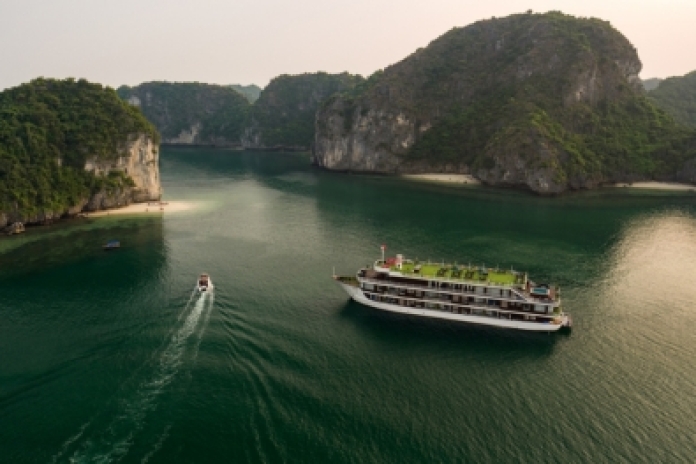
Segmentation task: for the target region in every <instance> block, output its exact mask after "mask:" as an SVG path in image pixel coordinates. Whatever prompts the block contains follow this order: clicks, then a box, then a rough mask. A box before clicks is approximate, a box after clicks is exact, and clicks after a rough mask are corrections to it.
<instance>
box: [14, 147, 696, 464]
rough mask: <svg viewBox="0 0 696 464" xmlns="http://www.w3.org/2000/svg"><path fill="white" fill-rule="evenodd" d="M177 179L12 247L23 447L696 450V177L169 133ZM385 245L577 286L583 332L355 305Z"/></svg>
mask: <svg viewBox="0 0 696 464" xmlns="http://www.w3.org/2000/svg"><path fill="white" fill-rule="evenodd" d="M162 179H163V182H164V188H165V192H166V197H167V198H169V199H177V200H189V201H193V202H196V204H197V205H198V208H197V209H196V210H194V211H191V212H184V213H178V214H171V215H167V216H165V217H164V218H154V217H149V218H146V217H140V218H126V219H124V218H114V217H109V218H101V219H93V220H90V221H89V222H87V221H85V222H71V223H66V224H61V225H58V226H56V227H52V228H40V229H32V230H30V231H29V232H28V233H27V234H25V236H23V237H21V238H20V239H19V240H15V239H13V240H7V239H2V240H0V450H1V456H0V461H2V462H12V463H21V462H31V463H33V462H60V463H62V462H126V463H142V462H150V463H173V462H185V463H190V462H252V463H255V462H337V463H341V462H345V463H354V462H394V463H396V462H398V463H405V462H414V463H415V462H476V463H485V462H491V463H498V462H530V463H539V462H592V463H597V462H608V463H614V462H628V463H635V462H651V463H652V462H694V461H696V448H695V445H694V442H695V438H696V426H695V425H694V423H695V422H694V417H696V400H695V399H694V398H695V396H694V391H695V388H694V387H695V386H696V385H695V383H696V367H695V366H696V364H695V363H694V362H693V359H694V356H695V355H696V335H695V334H696V331H695V330H694V327H696V305H695V302H696V285H694V275H696V196H694V195H689V194H686V195H683V194H682V195H675V194H665V193H656V192H652V193H636V192H633V191H630V190H626V189H617V190H612V191H605V192H593V193H587V194H581V195H572V196H568V197H563V198H556V199H546V198H538V197H534V196H530V195H526V194H520V193H519V192H511V191H505V190H502V191H501V190H489V189H484V188H465V187H460V188H452V187H444V186H440V185H433V184H424V183H414V182H405V181H401V180H398V179H391V178H382V177H365V176H352V175H342V174H335V173H329V172H323V171H318V170H314V169H312V168H310V167H309V166H308V165H307V159H306V157H305V156H298V155H287V154H279V153H273V154H261V153H240V152H229V151H222V150H220V151H214V150H202V149H195V150H194V149H191V150H181V149H180V150H174V149H164V150H163V153H162ZM110 238H118V239H120V240H121V242H122V244H123V248H122V249H120V250H118V251H115V252H110V253H104V252H102V251H101V249H100V245H101V244H102V243H103V242H104V241H106V240H107V239H110ZM381 243H386V244H387V246H388V251H390V252H394V253H395V252H403V253H404V254H406V255H407V256H410V257H418V258H421V259H428V258H430V259H433V260H440V259H451V260H459V261H460V262H468V261H471V262H472V263H481V264H484V263H485V264H486V265H489V266H495V265H500V266H514V267H515V268H516V269H525V270H528V271H529V272H530V274H531V275H532V277H533V278H536V279H537V280H542V281H551V282H555V283H558V284H560V285H561V286H562V288H563V295H564V306H565V307H566V309H567V310H568V311H569V312H571V314H572V315H573V318H574V331H573V333H572V334H571V335H569V336H562V335H561V336H549V335H538V334H526V333H517V332H507V331H500V330H493V329H482V328H472V327H466V326H453V325H449V324H446V323H439V322H434V321H422V320H419V319H409V318H401V317H398V316H394V315H389V314H382V313H378V312H375V311H373V310H370V309H368V308H364V307H361V306H359V305H357V304H355V303H352V302H350V301H348V300H347V297H346V295H345V294H343V293H342V291H341V290H340V289H339V288H338V287H337V286H335V284H333V282H332V281H331V279H330V275H331V271H332V267H334V266H335V267H336V269H337V271H342V272H353V271H354V270H355V269H357V268H358V267H359V266H361V265H364V264H366V263H368V262H370V261H371V260H373V259H375V258H376V257H377V256H378V255H379V245H380V244H381ZM202 271H207V272H209V273H210V274H211V276H212V278H213V281H214V283H215V285H216V290H215V292H214V295H209V296H208V297H207V298H204V299H199V298H197V297H195V296H194V297H192V294H191V290H192V287H193V284H194V281H195V278H196V276H197V275H198V274H199V273H200V272H202Z"/></svg>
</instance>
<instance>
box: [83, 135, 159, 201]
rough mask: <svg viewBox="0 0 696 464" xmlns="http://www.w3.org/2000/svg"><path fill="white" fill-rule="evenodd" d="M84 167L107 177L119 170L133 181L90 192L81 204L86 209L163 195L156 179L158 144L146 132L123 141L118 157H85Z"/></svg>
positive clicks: (157, 171)
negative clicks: (112, 187) (127, 184)
mask: <svg viewBox="0 0 696 464" xmlns="http://www.w3.org/2000/svg"><path fill="white" fill-rule="evenodd" d="M85 170H86V171H89V172H92V173H94V174H95V175H97V176H108V175H109V174H110V173H112V172H120V173H123V174H125V175H126V176H128V177H129V178H130V179H131V180H132V181H133V185H132V186H123V187H118V188H114V189H111V190H107V189H103V190H100V191H98V192H97V193H95V194H93V195H92V196H91V197H90V198H89V199H88V201H87V202H86V205H85V207H84V210H86V211H95V210H100V209H109V208H114V207H118V206H124V205H128V204H130V203H139V202H144V201H155V200H159V199H160V198H161V197H162V186H161V184H160V179H159V147H158V146H157V144H156V143H155V142H154V141H153V140H152V139H151V138H150V137H149V136H147V135H144V134H140V135H137V136H134V137H132V139H131V140H129V141H128V142H127V143H126V146H125V147H124V149H123V151H122V152H121V156H118V157H116V158H113V159H100V158H98V157H91V158H88V160H87V163H86V164H85Z"/></svg>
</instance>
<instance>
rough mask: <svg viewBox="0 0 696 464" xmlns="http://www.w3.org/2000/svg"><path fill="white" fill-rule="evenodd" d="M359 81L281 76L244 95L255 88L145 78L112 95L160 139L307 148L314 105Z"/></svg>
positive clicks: (180, 142) (312, 75)
mask: <svg viewBox="0 0 696 464" xmlns="http://www.w3.org/2000/svg"><path fill="white" fill-rule="evenodd" d="M361 80H362V78H361V77H360V76H354V75H351V74H348V73H342V74H327V73H322V72H320V73H306V74H300V75H297V76H290V75H282V76H278V77H276V78H274V79H273V80H272V81H271V82H270V84H269V85H268V86H267V87H266V88H265V89H263V90H261V92H260V95H258V98H257V99H254V98H253V92H252V93H249V92H251V91H253V90H254V89H253V88H254V87H256V86H247V87H244V88H242V87H241V86H221V85H211V84H201V83H197V82H181V83H179V82H175V83H171V82H148V83H144V84H140V85H138V86H136V87H127V86H122V87H119V89H118V94H119V95H120V96H121V98H123V99H124V100H126V101H128V102H129V103H130V104H132V105H134V106H137V107H139V108H141V109H142V111H143V113H144V114H145V116H146V117H147V118H148V119H149V120H150V121H151V122H152V123H153V124H154V125H155V126H156V127H157V129H158V130H159V131H160V133H161V134H162V141H163V142H164V143H168V144H176V145H190V144H194V145H196V144H197V145H212V146H223V147H225V146H226V147H239V148H252V149H280V148H286V149H299V150H309V147H310V145H311V144H312V142H313V140H314V117H315V114H316V111H317V108H318V107H319V104H320V103H321V102H323V101H324V100H325V99H326V98H327V97H329V96H330V95H332V94H333V93H335V92H342V91H345V90H348V89H351V88H353V87H354V86H355V84H356V83H358V82H360V81H361ZM256 88H258V87H256ZM242 91H244V92H245V93H246V94H248V95H247V97H245V96H242V94H241V93H240V92H242ZM250 101H253V104H251V103H250Z"/></svg>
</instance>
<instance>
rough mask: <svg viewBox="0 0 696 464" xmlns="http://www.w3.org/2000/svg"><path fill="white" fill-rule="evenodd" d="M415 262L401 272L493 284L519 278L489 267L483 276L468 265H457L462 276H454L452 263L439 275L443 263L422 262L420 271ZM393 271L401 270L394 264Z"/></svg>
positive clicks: (515, 274) (514, 274)
mask: <svg viewBox="0 0 696 464" xmlns="http://www.w3.org/2000/svg"><path fill="white" fill-rule="evenodd" d="M414 267H415V265H414V264H411V263H408V264H404V265H403V266H402V269H401V271H400V272H401V273H402V274H403V275H405V276H418V275H421V276H423V277H428V278H434V279H448V280H461V281H463V282H471V281H474V282H490V283H493V284H501V285H512V284H514V283H515V280H516V278H517V275H518V274H517V273H513V272H512V271H507V270H505V271H503V270H498V271H497V272H496V271H495V270H493V269H488V275H487V276H483V278H482V275H483V273H482V271H481V270H480V269H478V268H467V267H466V266H457V268H458V269H459V270H460V271H461V276H460V277H452V272H453V267H452V266H451V265H445V268H447V271H446V272H445V274H444V275H441V276H438V275H437V273H438V271H439V270H440V269H442V267H443V266H442V264H434V263H430V264H422V263H421V264H420V267H421V270H420V272H418V273H414V272H413V268H414ZM390 270H391V271H392V272H399V270H398V269H397V268H396V266H392V267H391V269H390Z"/></svg>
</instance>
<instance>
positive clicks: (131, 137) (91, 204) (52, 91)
mask: <svg viewBox="0 0 696 464" xmlns="http://www.w3.org/2000/svg"><path fill="white" fill-rule="evenodd" d="M158 145H159V134H158V133H157V131H156V130H155V128H154V126H153V125H152V124H150V123H149V122H148V121H147V120H146V119H145V117H144V116H143V115H142V114H141V113H140V111H139V110H138V109H136V108H133V107H132V106H130V105H128V104H126V103H124V102H123V101H122V100H121V99H119V98H118V96H117V95H116V92H115V91H114V90H113V89H110V88H108V87H102V86H101V85H99V84H92V83H89V82H87V81H85V80H79V81H75V80H73V79H67V80H55V79H43V78H39V79H36V80H33V81H31V82H30V83H27V84H23V85H20V86H18V87H14V88H11V89H7V90H5V91H3V92H1V93H0V227H3V226H5V225H6V224H7V223H12V222H15V221H20V222H25V223H37V222H45V221H50V220H53V219H57V218H59V217H61V216H63V215H66V214H77V213H79V212H80V211H83V210H95V209H103V208H109V207H114V206H119V205H124V204H128V203H130V202H131V201H146V200H154V199H158V198H160V195H161V188H160V180H159V162H158V161H159V153H158Z"/></svg>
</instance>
